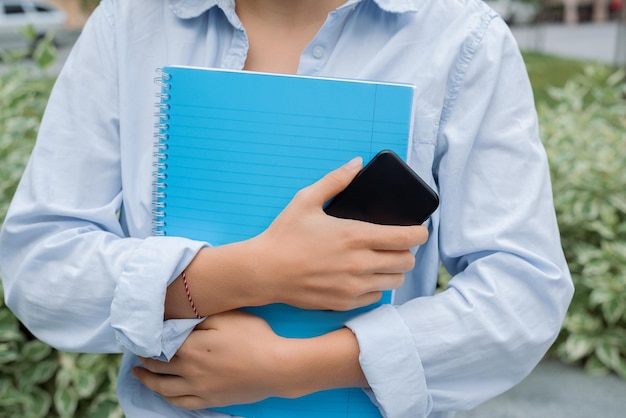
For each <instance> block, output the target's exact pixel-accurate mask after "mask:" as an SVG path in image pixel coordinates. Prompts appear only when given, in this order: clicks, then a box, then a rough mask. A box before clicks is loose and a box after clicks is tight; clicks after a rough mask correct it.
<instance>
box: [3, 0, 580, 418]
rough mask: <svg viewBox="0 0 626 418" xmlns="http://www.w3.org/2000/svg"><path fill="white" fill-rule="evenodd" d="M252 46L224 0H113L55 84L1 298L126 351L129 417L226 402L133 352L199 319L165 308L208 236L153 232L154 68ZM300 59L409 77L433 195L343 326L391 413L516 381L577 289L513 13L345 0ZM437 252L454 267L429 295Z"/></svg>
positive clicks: (242, 52) (463, 2)
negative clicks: (145, 380)
mask: <svg viewBox="0 0 626 418" xmlns="http://www.w3.org/2000/svg"><path fill="white" fill-rule="evenodd" d="M247 49H248V41H247V38H246V33H245V30H244V28H243V26H242V24H241V22H240V21H239V19H238V17H237V15H236V14H235V10H234V2H233V1H232V0H213V1H212V0H170V1H166V0H162V1H155V0H132V1H127V0H104V1H103V2H102V3H101V5H100V7H99V8H98V9H97V10H96V11H95V13H94V14H93V15H92V17H91V19H90V20H89V22H88V24H87V26H86V27H85V29H84V31H83V33H82V35H81V37H80V39H79V41H78V42H77V44H76V46H75V47H74V49H73V51H72V53H71V55H70V57H69V59H68V60H67V63H66V64H65V67H64V69H63V71H62V72H61V74H60V76H59V78H58V82H57V84H56V86H55V88H54V91H53V93H52V96H51V98H50V102H49V105H48V108H47V110H46V114H45V117H44V120H43V123H42V126H41V131H40V134H39V139H38V142H37V145H36V147H35V150H34V152H33V155H32V159H31V161H30V164H29V166H28V168H27V169H26V172H25V174H24V177H23V179H22V182H21V184H20V186H19V189H18V191H17V193H16V195H15V198H14V201H13V203H12V206H11V208H10V211H9V213H8V216H7V218H6V221H5V223H4V225H3V230H2V235H1V238H0V240H1V241H0V245H1V247H0V254H1V255H0V261H1V266H2V276H3V280H4V282H3V283H4V286H5V292H6V299H7V303H8V305H9V306H10V308H11V309H12V310H13V311H14V312H15V313H16V314H17V315H18V317H19V318H20V319H21V320H22V321H23V322H24V324H26V326H27V327H28V328H29V329H30V330H31V331H32V332H33V333H34V334H35V335H36V336H37V337H39V338H40V339H42V340H44V341H46V342H48V343H50V344H52V345H53V346H55V347H58V348H59V349H61V350H70V351H85V352H119V351H124V352H125V353H126V354H125V356H124V364H123V367H122V370H121V371H120V378H119V397H120V402H121V404H122V405H123V407H124V408H125V411H126V414H127V416H128V417H131V418H132V417H152V416H164V417H173V416H204V417H214V416H221V415H219V414H216V413H211V412H207V411H196V412H188V411H182V410H178V409H176V408H174V407H172V406H170V405H169V404H167V402H165V401H163V400H161V399H160V398H157V397H155V396H154V395H153V394H152V393H151V392H150V391H149V390H147V389H146V388H144V387H143V386H142V385H141V384H139V383H138V382H137V381H136V380H135V379H134V378H132V376H130V374H129V368H130V367H132V365H133V364H136V358H135V356H134V355H135V354H137V355H141V356H153V357H160V358H165V359H167V358H171V357H172V356H173V354H174V353H175V352H176V350H177V348H178V347H179V346H180V345H181V343H182V342H183V340H184V339H185V337H186V336H187V335H188V333H189V332H190V329H191V328H192V327H193V326H194V324H195V323H196V321H195V320H173V321H166V322H163V320H162V318H163V310H164V307H163V306H164V297H165V291H166V287H167V285H168V284H169V283H170V282H171V281H172V280H174V278H175V277H176V276H177V275H178V274H179V273H180V272H181V271H182V270H183V268H184V267H185V266H186V265H187V264H188V263H189V262H190V261H191V260H192V258H193V257H194V255H195V254H196V253H197V251H198V250H199V249H200V248H202V247H203V246H205V245H208V244H207V243H203V242H196V241H191V240H187V239H183V238H175V237H152V236H150V234H151V220H152V216H151V210H152V208H151V201H152V198H151V191H152V186H151V182H152V162H153V155H152V151H153V133H154V123H155V121H156V120H155V117H154V113H155V107H154V104H155V102H156V97H155V94H156V92H157V86H156V85H155V84H154V82H153V77H154V76H155V69H156V68H158V67H162V66H164V65H168V64H185V65H194V66H210V67H222V68H230V69H241V68H243V65H244V62H245V59H246V54H247ZM298 73H299V74H304V75H314V76H333V77H347V78H359V79H375V80H388V81H398V82H408V83H412V84H414V85H415V86H416V97H415V106H416V109H417V110H416V114H415V120H414V135H413V138H412V140H411V146H410V151H409V158H408V160H409V163H410V165H411V166H412V167H413V168H414V169H415V170H416V171H417V172H418V173H419V175H420V176H421V177H422V178H424V179H425V180H426V181H427V182H428V183H429V184H430V185H431V186H433V187H434V188H435V189H436V190H437V191H438V193H439V195H440V199H441V206H440V208H439V210H438V211H437V212H436V213H435V214H434V215H433V216H432V218H431V220H430V222H429V224H428V226H429V230H430V239H429V241H428V242H427V243H426V244H425V245H423V246H421V247H419V248H417V249H416V250H415V251H416V259H417V262H416V267H415V269H414V270H413V271H411V272H409V273H408V274H407V275H406V281H405V284H404V285H403V286H402V287H401V288H400V289H398V290H397V291H396V293H395V305H393V306H391V305H386V306H384V307H381V308H379V309H376V310H374V311H372V312H370V313H367V314H365V315H363V316H361V317H358V318H357V319H354V320H352V321H350V322H349V323H348V324H347V325H348V326H349V327H350V328H351V329H352V330H353V331H354V333H355V334H356V336H357V338H358V341H359V345H360V348H361V356H360V362H361V366H362V368H363V370H364V373H365V375H366V377H367V379H368V381H369V383H370V385H371V390H368V393H369V394H370V395H371V396H372V398H373V399H374V400H375V402H376V403H377V404H378V405H379V406H380V409H381V412H382V414H383V415H384V416H386V417H390V418H391V417H424V416H428V415H429V414H430V415H431V416H440V413H441V412H444V411H453V410H459V409H468V408H472V407H474V406H476V405H477V404H479V403H480V402H483V401H485V400H487V399H489V398H491V397H493V396H495V395H497V394H499V393H501V392H503V391H505V390H507V389H509V388H510V387H511V386H513V385H515V384H516V383H518V382H519V381H520V380H521V379H523V378H524V377H525V376H526V375H527V374H528V373H529V372H530V371H531V369H532V368H533V367H534V366H535V365H536V364H537V362H538V361H539V360H540V359H541V357H542V356H543V354H544V353H545V351H546V350H547V348H548V347H549V346H550V344H551V343H552V342H553V341H554V339H555V337H556V335H557V333H558V331H559V329H560V326H561V323H562V320H563V318H564V315H565V311H566V309H567V306H568V303H569V301H570V299H571V296H572V291H573V290H572V284H571V280H570V277H569V273H568V270H567V266H566V263H565V260H564V257H563V254H562V250H561V246H560V242H559V232H558V230H557V224H556V220H555V214H554V208H553V203H552V192H551V186H550V178H549V171H548V166H547V161H546V155H545V152H544V149H543V147H542V144H541V142H540V140H539V137H538V128H537V117H536V113H535V110H534V105H533V97H532V93H531V88H530V85H529V81H528V77H527V74H526V71H525V66H524V63H523V61H522V58H521V55H520V53H519V50H518V47H517V45H516V43H515V41H514V39H513V37H512V35H511V33H510V31H509V29H508V28H507V26H506V25H505V24H504V22H503V21H502V20H501V19H500V18H499V17H497V15H496V14H495V13H494V12H492V11H491V10H490V9H488V8H487V7H486V6H485V5H484V4H483V3H482V2H480V1H478V0H413V1H411V0H349V1H348V2H347V3H346V4H345V5H344V6H342V7H340V8H338V9H337V10H336V11H334V12H332V13H330V14H329V15H328V18H327V20H326V22H325V23H324V25H323V27H322V28H321V30H320V31H319V33H318V34H317V35H316V36H315V38H314V39H313V40H312V41H311V43H310V44H309V45H308V46H307V47H306V48H305V49H304V51H303V52H302V56H301V59H300V64H299V68H298ZM440 262H443V265H444V266H445V267H446V268H447V269H448V271H449V272H450V273H451V274H452V275H453V276H454V277H453V279H452V281H451V282H450V285H449V288H448V289H447V290H446V291H444V292H441V293H439V294H436V295H434V293H435V287H436V282H437V272H438V270H439V265H440ZM142 411H143V412H142ZM148 411H150V412H148Z"/></svg>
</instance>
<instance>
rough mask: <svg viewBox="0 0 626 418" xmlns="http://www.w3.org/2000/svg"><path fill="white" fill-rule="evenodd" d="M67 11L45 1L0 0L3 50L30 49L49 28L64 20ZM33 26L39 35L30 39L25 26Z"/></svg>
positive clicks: (0, 43)
mask: <svg viewBox="0 0 626 418" xmlns="http://www.w3.org/2000/svg"><path fill="white" fill-rule="evenodd" d="M66 18H67V16H66V14H65V12H64V11H63V10H61V9H59V8H58V7H56V6H53V5H52V4H50V3H47V2H44V1H30V0H21V1H20V0H0V51H9V50H24V51H29V50H32V49H33V48H34V46H36V43H37V41H39V40H40V39H42V38H43V37H44V36H45V35H46V34H47V33H48V32H50V31H57V30H59V29H61V28H62V27H63V25H64V24H65V20H66ZM29 26H31V27H32V28H33V29H34V32H35V34H36V38H35V39H34V40H29V39H27V37H26V36H25V35H24V30H25V28H27V27H29Z"/></svg>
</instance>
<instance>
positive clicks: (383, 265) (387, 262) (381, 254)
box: [366, 250, 415, 274]
mask: <svg viewBox="0 0 626 418" xmlns="http://www.w3.org/2000/svg"><path fill="white" fill-rule="evenodd" d="M370 262H371V263H372V264H371V265H372V267H371V269H370V270H369V271H367V272H366V273H369V274H376V273H379V274H380V273H382V274H385V273H406V272H407V271H409V270H412V269H413V267H415V256H414V255H413V253H412V252H411V251H409V250H404V251H390V250H377V251H374V253H373V254H372V255H371V256H370Z"/></svg>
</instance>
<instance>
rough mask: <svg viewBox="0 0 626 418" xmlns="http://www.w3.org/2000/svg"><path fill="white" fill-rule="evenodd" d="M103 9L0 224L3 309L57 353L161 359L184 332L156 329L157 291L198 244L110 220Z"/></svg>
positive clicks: (113, 170)
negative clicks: (139, 232)
mask: <svg viewBox="0 0 626 418" xmlns="http://www.w3.org/2000/svg"><path fill="white" fill-rule="evenodd" d="M109 9H110V5H109V2H106V1H105V2H103V3H102V4H101V5H100V7H99V8H98V9H97V10H96V11H95V12H94V13H93V15H92V17H91V18H90V20H89V22H88V23H87V25H86V27H85V28H84V30H83V32H82V34H81V37H80V39H79V40H78V42H77V43H76V45H75V47H74V48H73V50H72V53H71V54H70V56H69V58H68V60H67V61H66V64H65V66H64V68H63V70H62V72H61V74H60V75H59V77H58V79H57V82H56V84H55V87H54V89H53V92H52V94H51V97H50V100H49V103H48V106H47V109H46V112H45V115H44V118H43V121H42V124H41V129H40V132H39V136H38V140H37V144H36V146H35V149H34V151H33V154H32V156H31V160H30V162H29V164H28V166H27V168H26V171H25V173H24V175H23V177H22V180H21V182H20V185H19V187H18V190H17V192H16V194H15V196H14V199H13V202H12V204H11V207H10V209H9V212H8V214H7V217H6V219H5V222H4V224H3V229H2V233H1V235H0V265H1V266H2V278H3V285H4V288H5V297H6V300H7V305H8V306H9V307H10V308H11V310H12V311H13V312H14V313H15V314H16V315H17V316H18V317H19V319H20V320H21V321H22V322H23V323H24V324H25V325H26V327H27V328H28V329H29V330H30V331H31V332H32V333H33V334H34V335H36V336H37V337H38V338H40V339H41V340H43V341H45V342H47V343H49V344H51V345H53V346H55V347H57V348H59V349H61V350H65V351H82V352H117V351H120V349H121V348H122V347H120V344H121V346H123V347H125V348H126V349H129V350H131V351H132V352H134V353H136V354H138V355H141V356H154V357H159V356H161V357H165V358H168V357H170V356H171V355H173V353H174V352H175V350H176V348H177V346H178V345H179V344H180V343H181V342H182V340H183V339H184V336H185V335H186V333H188V332H190V330H191V329H192V328H193V326H194V324H195V322H194V321H166V322H164V321H163V311H164V299H165V293H166V287H167V285H168V284H169V283H170V282H171V281H172V280H173V279H174V278H175V277H177V275H178V274H179V273H180V272H181V271H182V270H183V269H184V267H185V266H186V265H187V264H188V263H189V262H190V261H191V260H192V259H193V257H194V256H195V254H196V253H197V252H198V251H199V250H200V248H202V247H203V246H204V245H206V244H204V243H201V242H195V241H191V240H186V239H182V238H172V237H129V234H128V232H127V228H126V227H125V226H124V225H123V224H124V222H123V221H121V220H120V219H123V216H121V214H123V212H124V207H123V190H122V184H121V152H120V147H121V144H120V132H119V115H118V112H119V103H118V101H119V94H118V78H117V73H118V68H117V62H116V59H117V56H116V52H115V48H116V45H115V36H114V33H113V32H114V18H113V14H112V12H110V10H109ZM149 151H150V152H151V150H149ZM147 175H148V176H149V175H150V174H147ZM148 213H149V210H148Z"/></svg>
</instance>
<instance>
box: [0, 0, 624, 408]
mask: <svg viewBox="0 0 626 418" xmlns="http://www.w3.org/2000/svg"><path fill="white" fill-rule="evenodd" d="M92 3H97V1H95V2H92ZM524 58H525V61H526V63H527V66H528V70H529V74H530V76H531V81H532V82H533V86H534V89H535V97H536V101H537V109H538V113H539V118H540V123H541V132H542V138H543V141H544V144H545V146H546V149H547V151H548V155H549V158H550V162H551V173H552V180H553V190H554V200H555V206H556V210H557V216H558V219H559V225H560V228H561V235H562V241H563V247H564V251H565V254H566V257H567V259H568V263H569V266H570V269H571V272H572V276H573V279H574V281H575V285H576V293H575V297H574V300H573V302H572V305H571V307H570V310H569V312H568V315H567V318H566V321H565V324H564V326H563V329H562V332H561V335H560V336H559V338H558V340H557V342H556V343H555V344H554V346H553V349H552V350H551V352H550V354H549V355H551V356H555V357H557V358H559V359H561V360H563V361H566V362H570V363H577V364H580V365H582V366H583V367H585V369H586V370H587V371H588V372H589V373H593V374H599V373H615V374H617V375H619V376H620V377H622V378H624V379H626V193H625V191H626V168H625V166H624V162H625V161H626V79H625V73H624V71H622V70H615V69H613V68H610V67H607V66H603V65H596V64H594V65H590V64H586V63H581V62H576V61H571V60H563V59H560V58H555V57H550V56H545V55H539V54H525V55H524ZM32 59H33V60H34V61H35V63H36V64H37V65H35V66H23V65H17V64H16V65H11V64H9V65H8V66H6V67H7V68H6V70H3V71H2V72H0V109H2V112H0V161H2V164H0V223H1V222H2V220H3V219H4V215H5V213H6V210H7V208H8V205H9V202H10V199H11V197H12V195H13V193H14V191H15V188H16V185H17V182H18V181H19V178H20V176H21V173H22V171H23V169H24V166H25V164H26V161H27V160H28V156H29V153H30V151H31V149H32V146H33V144H34V141H35V137H36V133H37V130H38V127H39V122H40V119H41V115H42V112H43V110H44V107H45V104H46V101H47V97H48V94H49V92H50V90H51V88H52V85H53V82H54V77H52V76H49V75H46V72H44V71H43V70H44V69H45V68H46V67H47V66H49V65H50V64H51V63H52V62H53V61H54V59H55V54H54V48H53V46H52V43H51V42H50V40H47V41H46V42H43V43H41V44H40V45H39V46H38V49H37V50H36V51H35V53H34V55H33V58H32ZM445 280H446V278H445V273H443V274H442V283H444V284H445ZM2 301H3V293H2V288H1V286H0V418H9V417H11V418H13V417H26V418H30V417H50V418H57V417H95V418H98V417H111V418H114V417H121V416H123V414H122V412H121V410H120V408H119V406H118V405H117V398H116V393H115V382H116V375H117V368H118V366H119V361H120V357H119V355H95V354H77V353H64V352H58V351H56V350H54V349H52V348H50V347H49V346H47V345H46V344H44V343H42V342H40V341H38V340H37V339H36V338H34V337H33V336H32V335H31V334H30V333H29V332H28V330H26V329H25V328H24V327H23V326H22V325H21V324H20V323H19V321H18V320H17V319H16V318H15V317H14V316H13V314H12V313H11V312H10V311H9V309H8V308H7V307H6V306H5V305H4V304H3V302H2Z"/></svg>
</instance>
